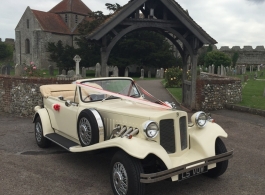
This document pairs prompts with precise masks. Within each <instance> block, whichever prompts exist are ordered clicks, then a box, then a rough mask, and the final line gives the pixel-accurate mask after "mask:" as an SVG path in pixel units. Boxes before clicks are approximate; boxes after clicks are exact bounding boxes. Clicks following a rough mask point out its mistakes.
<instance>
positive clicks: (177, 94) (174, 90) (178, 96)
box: [167, 88, 182, 103]
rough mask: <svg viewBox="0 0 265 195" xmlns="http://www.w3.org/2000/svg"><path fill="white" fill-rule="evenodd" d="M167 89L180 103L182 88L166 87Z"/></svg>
mask: <svg viewBox="0 0 265 195" xmlns="http://www.w3.org/2000/svg"><path fill="white" fill-rule="evenodd" d="M167 90H168V91H169V92H170V93H171V94H172V95H173V96H174V97H175V99H176V100H177V101H178V102H179V103H181V101H182V88H167Z"/></svg>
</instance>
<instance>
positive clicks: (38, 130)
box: [35, 116, 51, 148]
mask: <svg viewBox="0 0 265 195" xmlns="http://www.w3.org/2000/svg"><path fill="white" fill-rule="evenodd" d="M35 139H36V142H37V144H38V146H39V147H40V148H47V147H49V146H50V145H51V141H50V140H48V139H47V138H45V137H44V136H43V129H42V123H41V119H40V117H39V116H38V117H37V118H36V121H35Z"/></svg>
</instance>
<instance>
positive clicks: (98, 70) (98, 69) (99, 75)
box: [95, 63, 101, 78]
mask: <svg viewBox="0 0 265 195" xmlns="http://www.w3.org/2000/svg"><path fill="white" fill-rule="evenodd" d="M100 72H101V65H100V63H97V64H96V71H95V77H96V78H97V77H101V74H100Z"/></svg>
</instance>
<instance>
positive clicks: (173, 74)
mask: <svg viewBox="0 0 265 195" xmlns="http://www.w3.org/2000/svg"><path fill="white" fill-rule="evenodd" d="M181 85H182V69H179V68H177V67H176V68H169V69H166V71H165V87H169V88H170V87H181Z"/></svg>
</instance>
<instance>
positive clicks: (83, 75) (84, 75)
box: [82, 67, 86, 78]
mask: <svg viewBox="0 0 265 195" xmlns="http://www.w3.org/2000/svg"><path fill="white" fill-rule="evenodd" d="M82 77H83V78H86V68H85V67H83V68H82Z"/></svg>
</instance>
